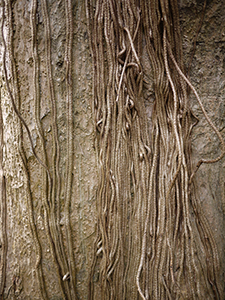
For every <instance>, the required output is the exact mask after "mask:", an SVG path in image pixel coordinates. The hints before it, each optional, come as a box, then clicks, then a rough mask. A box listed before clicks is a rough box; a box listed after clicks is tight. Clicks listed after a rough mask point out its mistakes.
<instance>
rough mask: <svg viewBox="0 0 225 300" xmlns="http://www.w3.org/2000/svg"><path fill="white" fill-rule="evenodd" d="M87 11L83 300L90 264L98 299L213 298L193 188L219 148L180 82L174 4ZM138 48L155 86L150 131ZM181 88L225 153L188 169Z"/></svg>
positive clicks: (122, 2) (213, 268) (186, 113)
mask: <svg viewBox="0 0 225 300" xmlns="http://www.w3.org/2000/svg"><path fill="white" fill-rule="evenodd" d="M86 7H87V19H88V26H89V35H90V46H91V51H92V58H93V81H94V82H93V111H94V114H95V124H96V135H97V147H98V163H99V180H100V182H99V189H98V194H97V201H98V202H97V209H98V237H97V240H96V244H95V258H94V262H93V266H92V274H91V283H90V299H92V298H93V297H94V293H95V292H94V284H93V282H92V277H93V274H94V272H95V270H96V268H97V267H99V268H100V285H101V292H102V298H101V299H139V298H140V297H141V298H142V299H157V300H158V299H184V298H185V299H204V298H205V297H207V299H208V298H210V299H220V289H219V286H218V256H217V249H216V245H215V242H214V240H213V237H212V234H211V231H210V229H209V226H208V224H207V221H206V219H205V217H204V215H203V213H202V211H201V208H200V206H199V204H198V202H197V200H196V198H195V197H194V195H193V193H192V192H191V187H192V179H193V176H194V174H195V172H196V171H197V169H198V168H199V166H200V165H201V164H202V163H212V162H216V161H218V160H219V159H220V158H221V157H222V156H223V155H224V149H225V147H224V141H223V139H222V137H221V135H220V133H219V132H218V130H217V129H216V127H215V126H214V125H213V123H212V122H211V120H210V119H209V117H208V115H207V113H206V111H205V109H204V107H203V105H202V103H201V100H200V98H199V96H198V94H197V93H196V91H195V89H194V87H193V86H192V85H191V83H190V82H189V81H188V79H187V77H186V76H185V75H184V66H183V59H182V43H181V36H180V29H179V15H178V7H177V1H176V0H150V1H145V0H119V1H113V0H96V1H95V0H86ZM143 51H147V54H148V58H149V61H150V63H151V69H152V74H151V77H152V78H153V86H154V107H153V110H152V117H151V124H152V126H151V132H150V129H149V126H148V124H147V116H146V108H145V103H144V98H143V86H144V85H146V79H145V78H146V76H145V75H146V74H144V71H143V66H142V56H143ZM188 88H189V89H191V90H192V91H193V92H194V94H195V95H196V97H197V100H198V102H199V104H200V106H201V109H202V111H203V114H204V115H205V117H206V119H207V121H208V122H209V124H210V125H211V127H212V129H213V130H214V131H215V133H216V134H217V136H218V137H219V139H220V141H221V143H222V147H223V149H222V153H221V155H220V156H219V157H217V158H215V159H213V160H211V161H206V160H201V161H200V162H199V163H198V165H197V166H196V168H195V169H194V171H192V170H191V158H190V134H191V130H192V127H193V126H194V116H193V115H192V113H191V110H190V107H189V103H188V96H187V89H188ZM192 213H193V214H192ZM192 215H194V217H192ZM195 241H197V242H196V243H195ZM203 249H204V251H203Z"/></svg>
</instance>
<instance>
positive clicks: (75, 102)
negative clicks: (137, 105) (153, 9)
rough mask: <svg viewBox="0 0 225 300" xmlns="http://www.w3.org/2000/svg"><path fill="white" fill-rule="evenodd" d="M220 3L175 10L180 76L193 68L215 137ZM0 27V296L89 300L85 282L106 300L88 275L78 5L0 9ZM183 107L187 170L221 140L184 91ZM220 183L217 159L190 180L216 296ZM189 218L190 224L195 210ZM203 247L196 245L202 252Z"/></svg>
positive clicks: (86, 75)
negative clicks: (187, 118) (212, 261)
mask: <svg viewBox="0 0 225 300" xmlns="http://www.w3.org/2000/svg"><path fill="white" fill-rule="evenodd" d="M112 2H113V1H112ZM134 2H135V1H134ZM137 2H139V1H137ZM208 2H209V3H208ZM224 4H225V3H224V1H219V0H213V1H205V4H204V1H195V0H180V1H178V6H179V14H180V26H181V36H182V46H183V52H184V59H183V60H184V69H185V71H186V74H187V73H188V70H189V67H190V71H189V78H190V81H191V82H192V83H193V85H194V86H195V88H196V89H197V91H198V93H199V95H200V97H201V99H202V102H203V104H204V106H205V108H206V110H207V112H208V114H209V116H210V117H211V119H212V120H213V122H214V123H215V125H216V127H217V128H218V130H219V132H220V133H221V135H223V137H225V135H224V128H225V106H224V105H225V104H224V103H225V95H224V83H225V72H224V68H225V60H224V53H225V48H224V47H225V46H224V43H225V34H224V32H223V31H224V26H223V24H224V22H225V17H224V16H225V6H224ZM0 26H1V33H0V187H1V188H0V298H1V299H55V300H56V299H88V297H89V292H90V286H89V285H90V281H91V282H93V285H94V299H103V298H101V297H102V296H101V295H102V294H101V288H102V287H101V286H100V285H101V284H100V282H101V281H100V278H99V277H100V273H99V269H100V267H99V264H98V263H97V266H96V268H95V269H94V270H93V269H92V266H93V259H94V255H95V254H96V253H94V249H95V247H94V244H95V242H96V237H97V235H98V233H99V232H98V212H99V207H97V205H96V198H97V194H98V188H99V177H100V175H99V171H98V168H99V160H98V151H99V149H98V138H99V136H98V135H96V124H95V118H94V108H93V106H94V105H93V102H92V96H93V93H94V88H93V86H94V83H93V78H94V75H93V67H92V63H93V59H92V57H91V46H90V40H89V38H90V37H89V35H88V20H87V10H86V4H85V1H84V0H76V1H72V0H65V1H62V0H56V1H50V0H49V1H47V0H41V1H37V0H29V1H26V0H20V1H10V0H2V1H1V0H0ZM192 53H193V55H192ZM142 63H144V66H143V69H144V72H145V73H146V74H147V78H148V81H149V82H148V83H149V85H150V86H148V87H144V89H143V97H144V100H145V102H144V103H145V111H146V118H147V124H148V130H149V131H150V130H151V126H152V120H151V115H152V109H153V102H154V100H153V98H152V90H151V89H152V82H153V78H152V74H151V64H150V62H149V59H148V58H147V54H146V50H144V51H143V53H142ZM189 101H190V106H191V109H192V111H193V113H194V115H195V116H196V117H197V118H198V119H199V122H198V123H197V124H196V126H194V128H193V131H192V135H191V144H192V164H193V166H195V165H196V163H197V162H198V161H199V160H200V159H201V158H207V159H210V158H212V157H216V156H217V154H219V153H220V150H219V149H220V143H219V140H218V138H217V136H216V135H215V133H214V132H213V131H212V130H211V128H210V126H209V125H208V123H207V122H206V120H205V119H204V116H203V114H202V112H201V110H200V108H199V106H198V104H197V101H196V99H195V97H194V95H193V93H191V92H190V95H189ZM224 174H225V161H224V158H223V159H221V160H220V161H219V162H216V163H215V164H203V165H202V166H201V167H200V168H199V170H198V171H197V173H196V175H195V190H196V198H197V199H198V201H199V203H200V205H201V208H202V210H203V212H204V214H205V216H206V218H207V220H208V222H209V225H210V228H211V232H212V235H213V237H214V240H215V245H216V248H217V250H218V256H219V266H218V268H219V285H220V289H221V291H222V293H221V299H223V297H224V295H225V293H224V270H225V257H224V246H225V242H224V241H225V236H224V232H225V230H224V227H225V224H224V213H225V185H224ZM190 215H191V219H193V220H194V212H193V211H192V210H191V211H190ZM131 226H133V227H135V224H131ZM196 231H197V227H195V228H194V232H196ZM123 238H124V239H126V238H125V237H123ZM206 238H207V237H206ZM137 239H139V241H138V242H139V243H140V244H141V242H140V238H139V237H137ZM200 242H201V241H200V240H199V237H198V238H196V240H194V243H195V244H196V245H195V246H196V249H198V250H199V251H201V249H199V248H200V245H201V243H200ZM139 254H140V253H139ZM126 255H128V254H125V256H126ZM134 259H135V258H134ZM139 259H140V257H138V258H137V260H138V261H137V262H135V263H134V265H135V266H136V265H138V264H139ZM136 271H137V270H136V269H135V272H136ZM126 284H127V285H129V290H130V291H131V292H130V295H133V296H132V297H133V298H132V299H141V298H140V295H139V294H138V289H137V286H136V273H134V272H133V273H132V270H129V274H128V277H127V283H126ZM184 294H185V292H184ZM210 295H211V294H210ZM209 297H210V296H209ZM105 299H108V298H107V297H106V296H105ZM150 299H151V298H150ZM209 299H211V298H209Z"/></svg>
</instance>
